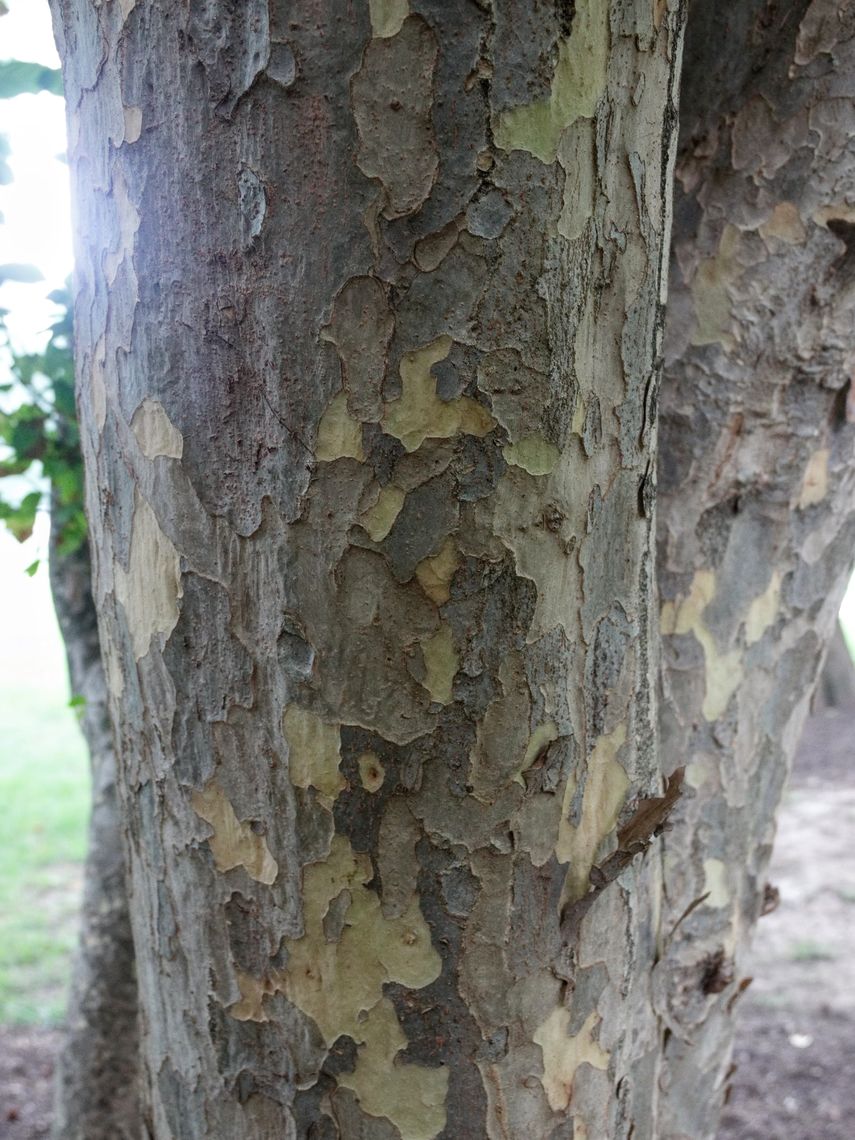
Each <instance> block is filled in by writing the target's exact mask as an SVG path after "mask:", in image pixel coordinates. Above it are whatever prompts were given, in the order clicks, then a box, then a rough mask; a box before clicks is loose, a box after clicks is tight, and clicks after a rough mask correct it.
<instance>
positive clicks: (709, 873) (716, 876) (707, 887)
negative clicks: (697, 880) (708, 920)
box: [703, 859, 730, 908]
mask: <svg viewBox="0 0 855 1140" xmlns="http://www.w3.org/2000/svg"><path fill="white" fill-rule="evenodd" d="M703 893H704V894H705V895H707V898H705V899H704V905H705V906H711V907H716V908H718V907H725V906H730V889H729V887H728V881H727V867H726V866H725V865H724V863H723V862H722V861H721V859H704V891H703Z"/></svg>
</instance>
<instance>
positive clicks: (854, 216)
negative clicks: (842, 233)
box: [812, 202, 855, 226]
mask: <svg viewBox="0 0 855 1140" xmlns="http://www.w3.org/2000/svg"><path fill="white" fill-rule="evenodd" d="M812 216H813V220H814V221H815V222H816V224H817V225H818V226H827V225H828V223H829V222H833V221H841V222H855V206H853V205H850V204H849V203H848V202H835V203H832V204H831V205H829V206H821V207H820V208H819V209H818V210H815V211H814V213H813V215H812Z"/></svg>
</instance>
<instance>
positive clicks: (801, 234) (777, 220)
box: [760, 202, 807, 245]
mask: <svg viewBox="0 0 855 1140" xmlns="http://www.w3.org/2000/svg"><path fill="white" fill-rule="evenodd" d="M760 233H761V234H762V235H763V237H764V238H778V239H779V241H784V242H786V243H787V244H788V245H801V244H802V243H803V242H804V241H806V239H807V231H806V230H805V226H804V222H803V221H802V219H801V215H800V214H799V211H798V208H797V207H796V206H794V205H793V203H792V202H779V203H778V205H777V206H776V207H775V209H774V210H773V211H772V213H771V216H770V217H769V220H768V221H766V222H764V223H763V225H762V226H761V227H760Z"/></svg>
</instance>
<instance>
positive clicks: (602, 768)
mask: <svg viewBox="0 0 855 1140" xmlns="http://www.w3.org/2000/svg"><path fill="white" fill-rule="evenodd" d="M625 743H626V725H625V724H619V725H618V726H617V728H615V729H614V730H613V731H612V732H610V733H609V734H608V735H607V736H601V737H600V739H599V740H598V741H597V743H596V745H595V746H594V750H593V752H592V753H591V756H590V758H589V759H588V772H587V777H586V780H585V792H584V795H583V797H582V811H581V818H580V819H579V823H578V825H576V826H574V825H573V824H572V823H570V819H569V817H570V812H571V809H572V804H573V798H574V795H575V791H576V788H575V782H574V781H573V780H569V781H568V783H567V787H566V790H565V793H564V809H563V812H562V816H561V825H560V828H559V833H558V843H557V844H556V847H555V857H556V859H557V860H558V862H559V863H569V864H570V867H569V869H568V872H567V885H566V887H565V901H566V902H570V903H573V902H576V901H577V900H578V899H580V898H582V897H583V896H584V895H586V894H587V893H588V887H589V876H590V874H591V868H592V867H593V866H594V860H595V859H596V857H597V849H598V847H599V846H600V844H601V843H602V842H603V840H604V839H607V838H608V837H609V836H610V835H611V834H612V832H613V831H614V830H615V827H616V826H617V820H618V816H619V815H620V809H621V808H622V807H623V805H624V802H625V800H626V793H627V791H628V789H629V778H628V776H627V774H626V771H625V769H624V767H623V765H622V764H620V763H619V762H618V759H617V754H618V752H619V751H620V749H621V748H622V747H623V745H624V744H625Z"/></svg>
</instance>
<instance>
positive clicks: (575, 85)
mask: <svg viewBox="0 0 855 1140" xmlns="http://www.w3.org/2000/svg"><path fill="white" fill-rule="evenodd" d="M608 54H609V3H608V0H587V2H586V3H582V4H578V5H577V7H576V15H575V17H574V19H573V34H572V35H571V36H570V38H569V39H566V40H562V41H561V42H560V43H559V44H558V61H557V63H556V65H555V72H554V74H553V76H552V83H551V86H550V91H549V95H548V97H547V98H546V99H540V100H538V101H537V102H535V103H529V104H528V105H527V106H524V107H512V108H510V109H509V110H507V111H503V112H502V113H501V114H500V115H499V116H497V118H496V119H495V120H494V124H493V131H494V137H495V140H496V145H497V146H498V147H501V149H502V150H506V151H512V150H525V151H528V153H529V154H533V155H534V156H535V157H536V158H539V159H540V161H541V162H546V163H549V162H554V161H555V157H556V154H557V152H558V144H559V141H560V139H561V135H562V133H563V131H565V130H566V128H567V127H569V126H570V125H571V123H574V122H575V121H576V120H577V119H580V118H588V119H589V118H591V117H592V116H593V115H594V113H595V111H596V109H597V104H598V103H599V101H600V98H601V97H602V94H603V92H604V91H605V89H606V74H607V62H608Z"/></svg>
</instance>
